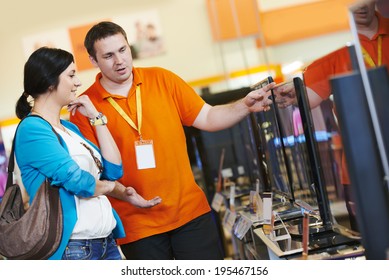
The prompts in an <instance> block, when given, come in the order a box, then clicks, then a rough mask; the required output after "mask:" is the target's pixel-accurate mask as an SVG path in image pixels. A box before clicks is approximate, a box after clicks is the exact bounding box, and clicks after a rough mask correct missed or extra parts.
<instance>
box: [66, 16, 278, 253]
mask: <svg viewBox="0 0 389 280" xmlns="http://www.w3.org/2000/svg"><path fill="white" fill-rule="evenodd" d="M84 44H85V47H86V49H87V51H88V53H89V56H90V59H91V61H92V63H93V64H94V65H95V66H97V67H99V68H100V71H101V72H100V73H99V74H98V75H97V77H96V81H95V83H94V84H93V85H92V86H91V87H90V88H89V89H87V90H86V91H85V93H84V94H86V95H88V96H89V97H90V99H91V100H92V102H93V103H94V104H95V106H96V108H97V109H98V110H99V111H100V112H104V114H105V115H106V117H107V119H108V120H109V121H108V124H107V125H108V127H109V128H110V131H111V132H112V134H113V137H114V138H115V141H116V143H117V145H118V147H119V149H120V151H121V155H122V159H123V169H124V176H123V177H122V179H121V180H120V182H121V183H122V184H123V185H125V186H133V187H134V188H135V189H136V190H137V192H138V193H139V194H140V195H142V196H143V197H145V198H146V199H149V198H152V197H155V196H160V197H161V198H162V201H163V202H162V203H161V204H160V205H157V206H155V207H154V208H150V209H140V208H135V207H133V206H131V205H128V203H123V202H121V201H119V200H116V199H114V198H111V202H112V205H113V206H114V208H115V209H116V210H117V212H118V213H119V215H120V217H121V219H122V221H123V224H124V227H125V230H126V237H125V238H123V239H119V240H118V244H119V245H121V250H122V252H123V254H124V255H125V257H126V258H127V259H222V258H223V256H222V253H221V248H220V246H219V237H218V234H217V228H216V225H215V223H214V221H213V220H212V216H211V214H210V206H209V204H208V201H207V199H206V196H205V194H204V193H203V191H202V190H201V189H200V187H199V186H198V185H197V184H196V183H195V180H194V178H193V174H192V170H191V167H190V163H189V159H188V155H187V150H186V141H185V134H184V130H183V127H182V126H183V125H185V126H194V127H196V128H198V129H203V130H207V131H216V130H220V129H225V128H227V127H230V126H232V125H234V124H236V123H237V122H239V121H240V120H242V119H243V118H244V117H245V116H247V115H248V114H249V113H250V112H258V111H261V110H267V109H269V105H270V103H271V101H270V100H269V99H268V97H269V95H270V92H269V90H270V89H271V88H272V87H273V86H274V84H271V85H269V86H267V87H265V88H263V89H262V90H255V91H252V92H250V93H248V95H247V96H246V97H245V98H243V99H242V100H239V101H237V102H235V103H232V104H227V105H223V106H215V107H212V106H210V105H208V104H206V103H205V102H204V101H203V100H202V99H201V98H200V97H199V96H198V95H197V94H196V92H195V91H194V90H193V89H192V88H191V87H190V86H189V85H187V84H186V83H185V82H184V81H183V80H182V79H181V78H179V77H178V76H176V75H175V74H173V73H172V72H170V71H168V70H165V69H162V68H156V67H153V68H134V67H133V61H132V57H131V51H130V46H129V44H128V41H127V36H126V33H125V32H124V30H123V29H122V28H121V27H120V26H118V25H116V24H114V23H112V22H101V23H99V24H96V25H95V26H93V27H92V28H91V29H90V30H89V32H88V34H87V35H86V38H85V42H84ZM71 121H73V122H75V123H76V124H77V125H78V126H79V128H80V129H81V131H82V132H83V133H84V134H85V136H86V137H88V139H91V140H92V139H95V138H96V137H95V134H94V129H93V125H91V124H90V123H89V122H88V121H86V122H85V120H84V119H83V118H82V117H81V116H80V115H77V114H76V115H74V116H71ZM95 121H96V120H91V122H92V123H94V122H95ZM97 122H98V123H101V122H103V123H105V122H106V119H105V116H100V118H99V119H98V120H97Z"/></svg>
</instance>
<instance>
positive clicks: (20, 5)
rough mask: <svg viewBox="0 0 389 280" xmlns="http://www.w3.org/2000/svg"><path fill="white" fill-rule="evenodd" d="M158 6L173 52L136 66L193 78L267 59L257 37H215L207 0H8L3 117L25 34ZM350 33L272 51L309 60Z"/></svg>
mask: <svg viewBox="0 0 389 280" xmlns="http://www.w3.org/2000/svg"><path fill="white" fill-rule="evenodd" d="M264 1H265V0H262V1H261V2H264ZM266 1H271V0H266ZM155 9H156V10H157V11H158V13H159V16H160V21H161V25H162V30H163V36H164V41H165V44H166V48H167V52H166V54H164V55H161V56H158V57H153V58H148V59H142V60H136V61H135V66H154V65H155V66H161V67H165V68H168V69H170V70H172V71H174V72H176V73H177V74H178V75H180V76H181V77H182V78H183V79H185V80H187V81H190V80H194V79H199V78H204V77H207V76H211V75H217V74H222V73H223V71H224V70H227V71H232V70H238V69H244V68H245V67H250V66H257V65H260V64H264V63H265V60H264V54H263V52H262V51H260V50H258V49H257V48H256V47H255V41H254V39H253V38H245V39H242V40H240V41H239V40H238V41H236V40H235V41H228V42H224V43H221V44H220V43H216V42H214V41H213V39H212V34H211V31H210V25H209V20H208V14H207V10H206V0H141V1H139V0H110V1H105V2H103V1H91V0H83V1H80V0H78V1H76V0H67V1H49V0H35V1H20V0H18V1H15V0H14V1H7V4H3V5H2V9H1V12H0V36H1V44H0V61H1V63H0V99H1V102H0V120H4V119H8V118H13V117H15V115H14V107H15V103H16V101H17V99H18V98H19V96H20V95H21V93H22V90H23V65H24V62H25V60H26V58H25V56H24V52H23V47H22V38H24V37H26V36H31V35H34V34H37V33H44V32H50V31H53V30H56V29H62V28H68V27H73V26H78V25H83V24H88V23H91V22H94V21H96V20H102V19H105V18H110V17H114V16H118V15H123V14H132V13H137V12H143V11H148V10H155ZM349 38H350V35H349V34H348V32H343V33H338V34H333V35H328V36H321V37H317V38H311V39H309V40H303V41H298V42H293V43H291V44H285V45H280V46H277V47H272V48H270V49H268V50H267V51H266V54H267V55H268V57H269V59H270V62H272V63H290V62H293V61H295V60H297V59H298V60H302V61H304V62H306V61H310V60H312V59H314V58H316V57H319V56H321V55H323V54H325V53H327V52H328V49H335V48H336V47H338V46H341V45H344V44H345V43H346V42H347V41H348V40H349ZM307 46H308V47H307ZM96 73H97V70H96V69H95V70H88V71H82V72H80V73H79V77H80V79H81V80H82V82H83V86H82V88H81V89H80V92H81V91H82V90H83V89H86V88H87V87H88V86H89V85H90V84H91V83H92V82H93V81H94V78H95V74H96Z"/></svg>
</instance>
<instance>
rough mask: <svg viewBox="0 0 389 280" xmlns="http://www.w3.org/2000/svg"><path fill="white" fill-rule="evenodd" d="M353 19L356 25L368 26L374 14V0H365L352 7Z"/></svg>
mask: <svg viewBox="0 0 389 280" xmlns="http://www.w3.org/2000/svg"><path fill="white" fill-rule="evenodd" d="M352 11H353V15H354V20H355V23H356V24H357V25H362V26H368V25H369V24H370V23H371V22H372V20H373V18H374V14H375V1H372V0H367V1H363V2H361V3H360V4H357V5H355V7H353V8H352Z"/></svg>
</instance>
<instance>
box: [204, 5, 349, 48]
mask: <svg viewBox="0 0 389 280" xmlns="http://www.w3.org/2000/svg"><path fill="white" fill-rule="evenodd" d="M231 2H232V4H231ZM352 3H355V0H322V1H318V2H312V3H306V4H300V5H296V6H288V7H285V8H280V9H276V10H270V11H264V12H261V11H259V7H258V6H257V1H256V0H233V1H230V0H207V8H208V15H209V19H210V25H211V30H212V34H213V38H214V39H215V40H216V41H222V40H228V39H235V38H239V37H241V36H248V35H254V36H256V35H258V34H259V26H260V27H261V30H262V32H263V35H264V38H265V42H266V44H267V45H276V44H281V43H286V42H289V41H293V40H298V39H303V38H307V37H312V36H318V35H322V34H326V33H331V32H336V31H341V30H347V29H348V28H349V24H348V13H347V11H348V9H347V8H348V5H350V4H352ZM233 11H235V12H233ZM329 15H330V16H329ZM236 19H237V21H238V23H236V22H235V21H236ZM258 21H259V23H258ZM237 28H238V29H239V30H237ZM257 45H258V46H260V43H259V40H257Z"/></svg>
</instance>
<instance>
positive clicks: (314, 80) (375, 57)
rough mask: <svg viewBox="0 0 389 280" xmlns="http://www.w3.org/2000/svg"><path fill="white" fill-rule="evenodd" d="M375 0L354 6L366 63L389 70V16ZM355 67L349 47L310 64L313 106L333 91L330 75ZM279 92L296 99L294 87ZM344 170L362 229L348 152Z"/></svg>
mask: <svg viewBox="0 0 389 280" xmlns="http://www.w3.org/2000/svg"><path fill="white" fill-rule="evenodd" d="M375 4H376V1H374V0H366V1H361V2H358V3H357V4H355V5H354V6H353V7H352V8H351V9H352V12H353V17H354V20H355V23H356V27H357V30H358V37H359V41H360V43H361V46H362V52H363V56H364V61H365V64H366V67H367V68H372V67H378V66H381V65H385V66H386V68H387V69H388V71H389V51H388V50H389V19H387V18H384V17H382V16H381V15H380V14H379V13H378V12H377V11H376V10H375ZM351 70H352V64H351V59H350V54H349V51H348V49H347V48H346V47H344V48H341V49H339V50H336V51H334V52H332V53H330V54H328V55H326V56H324V57H322V58H320V59H318V60H316V61H314V62H312V63H311V64H310V65H308V66H307V68H306V69H305V71H304V82H305V85H306V87H307V88H306V90H307V96H308V99H309V103H310V106H311V108H314V107H316V106H318V105H319V104H320V103H321V102H322V101H323V100H325V99H328V98H329V96H330V95H331V88H330V83H329V78H330V77H331V76H332V75H336V74H340V73H345V72H349V71H351ZM278 92H280V93H281V92H283V94H280V96H278V97H277V99H276V102H277V103H278V102H280V103H282V104H283V105H284V106H287V105H289V104H291V103H294V102H295V99H294V98H295V93H294V92H293V90H292V89H287V88H284V89H282V90H279V91H278ZM341 174H342V175H341V183H342V184H343V186H344V195H345V201H346V206H347V210H348V212H349V217H350V225H351V229H353V230H358V227H357V223H356V219H355V210H354V208H355V207H354V203H353V199H352V193H351V189H352V188H351V186H350V184H351V182H350V178H349V174H348V170H347V166H346V161H345V157H344V156H343V157H342V172H341Z"/></svg>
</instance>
